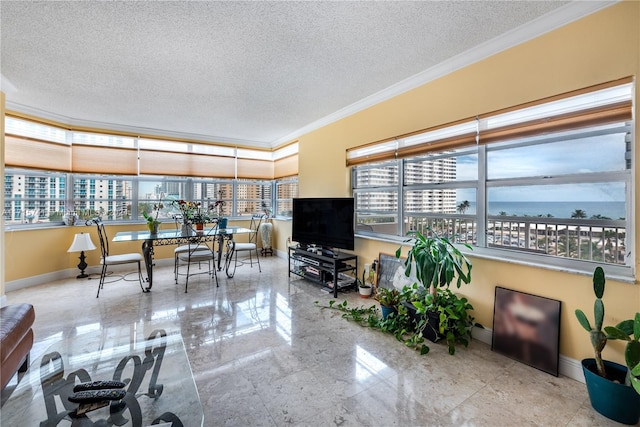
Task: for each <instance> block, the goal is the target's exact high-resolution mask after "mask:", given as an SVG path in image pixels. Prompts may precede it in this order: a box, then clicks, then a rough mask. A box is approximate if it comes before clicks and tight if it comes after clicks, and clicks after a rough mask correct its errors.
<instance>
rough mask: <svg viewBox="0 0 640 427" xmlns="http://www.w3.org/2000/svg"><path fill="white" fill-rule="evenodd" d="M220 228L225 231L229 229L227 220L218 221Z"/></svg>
mask: <svg viewBox="0 0 640 427" xmlns="http://www.w3.org/2000/svg"><path fill="white" fill-rule="evenodd" d="M218 228H221V229H223V230H224V229H225V228H227V218H220V219H219V220H218Z"/></svg>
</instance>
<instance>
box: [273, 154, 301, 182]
mask: <svg viewBox="0 0 640 427" xmlns="http://www.w3.org/2000/svg"><path fill="white" fill-rule="evenodd" d="M294 175H298V155H297V154H293V155H291V156H287V157H283V158H281V159H278V160H276V161H275V162H274V165H273V177H274V178H284V177H286V176H294Z"/></svg>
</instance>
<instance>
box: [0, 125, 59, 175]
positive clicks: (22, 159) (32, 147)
mask: <svg viewBox="0 0 640 427" xmlns="http://www.w3.org/2000/svg"><path fill="white" fill-rule="evenodd" d="M4 142H5V146H4V163H5V165H6V166H13V167H23V168H32V169H44V170H52V171H59V172H71V146H69V145H66V144H58V143H55V142H48V141H42V140H38V139H33V138H26V137H20V136H15V135H8V134H7V135H5V139H4Z"/></svg>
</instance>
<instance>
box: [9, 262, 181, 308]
mask: <svg viewBox="0 0 640 427" xmlns="http://www.w3.org/2000/svg"><path fill="white" fill-rule="evenodd" d="M153 263H154V265H156V266H158V267H166V266H172V265H173V258H162V259H154V260H153ZM101 268H102V267H101V266H99V265H95V266H91V267H88V268H87V269H86V270H85V273H86V274H91V275H97V276H98V277H99V276H100V270H101ZM133 268H135V267H133ZM109 271H113V272H114V273H121V272H124V271H131V265H130V264H122V265H114V266H110V267H109ZM78 273H79V270H78V269H77V268H67V269H66V270H60V271H54V272H51V273H46V274H40V275H38V276H31V277H25V278H23V279H18V280H12V281H11V282H5V284H4V291H5V293H6V292H11V291H16V290H18V289H23V288H28V287H31V286H38V285H42V284H44V283H47V282H54V281H56V280H64V279H69V278H73V277H75V276H77V275H78ZM142 275H143V276H145V277H146V276H147V273H146V271H145V269H144V266H142ZM78 280H81V279H78ZM1 298H2V299H0V303H1V302H2V301H3V300H6V296H5V295H2V297H1Z"/></svg>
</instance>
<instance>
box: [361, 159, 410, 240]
mask: <svg viewBox="0 0 640 427" xmlns="http://www.w3.org/2000/svg"><path fill="white" fill-rule="evenodd" d="M400 168H401V166H400V164H399V163H398V162H386V163H382V164H377V165H370V166H361V167H357V168H354V176H353V182H354V191H353V192H354V198H355V205H356V218H355V221H356V230H359V231H361V232H372V233H380V234H398V233H399V232H400V231H399V229H398V217H399V216H398V215H399V212H398V207H399V204H398V201H399V199H400V197H399V192H400V187H399V183H400Z"/></svg>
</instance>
